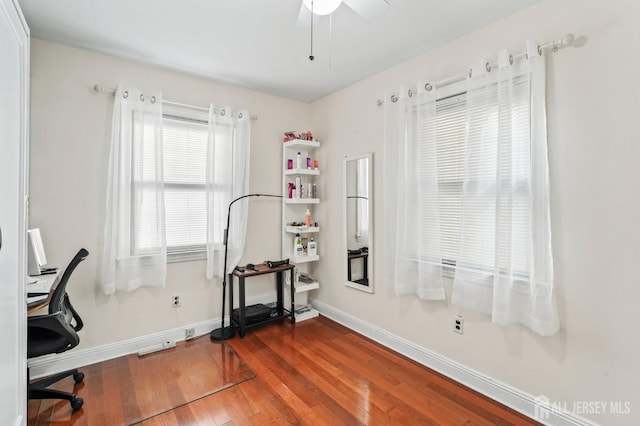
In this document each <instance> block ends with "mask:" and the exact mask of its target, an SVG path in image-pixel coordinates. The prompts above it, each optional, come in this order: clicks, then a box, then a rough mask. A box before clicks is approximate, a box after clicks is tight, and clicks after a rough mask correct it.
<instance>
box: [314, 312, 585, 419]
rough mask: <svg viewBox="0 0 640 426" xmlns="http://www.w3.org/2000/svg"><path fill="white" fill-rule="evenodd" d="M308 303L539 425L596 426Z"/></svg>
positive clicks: (352, 328)
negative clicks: (537, 422)
mask: <svg viewBox="0 0 640 426" xmlns="http://www.w3.org/2000/svg"><path fill="white" fill-rule="evenodd" d="M311 304H312V305H313V307H314V308H315V309H317V310H318V311H320V313H321V314H322V315H324V316H326V317H327V318H330V319H332V320H333V321H335V322H337V323H340V324H342V325H344V326H345V327H347V328H349V329H351V330H354V331H356V332H358V333H359V334H362V335H363V336H366V337H368V338H370V339H371V340H374V341H376V342H378V343H380V344H381V345H383V346H386V347H388V348H389V349H392V350H394V351H395V352H398V353H400V354H402V355H404V356H406V357H407V358H410V359H412V360H414V361H416V362H418V363H420V364H422V365H424V366H426V367H428V368H431V369H432V370H435V371H437V372H439V373H441V374H443V375H445V376H447V377H449V378H451V379H453V380H455V381H457V382H459V383H462V384H463V385H465V386H468V387H470V388H471V389H474V390H476V391H478V392H480V393H482V394H483V395H486V396H488V397H489V398H491V399H494V400H495V401H498V402H500V403H501V404H504V405H506V406H507V407H510V408H512V409H514V410H516V411H518V412H520V413H522V414H524V415H525V416H527V417H530V418H532V419H535V420H536V421H539V422H540V423H543V424H546V425H554V426H556V425H557V426H597V424H596V423H594V422H592V421H590V420H587V419H584V418H582V417H579V416H576V415H573V414H571V413H566V412H559V411H557V410H553V409H550V408H549V405H547V404H548V403H547V402H546V401H545V400H543V399H541V397H534V396H533V395H530V394H528V393H526V392H524V391H522V390H520V389H517V388H515V387H513V386H510V385H507V384H505V383H502V382H500V381H498V380H495V379H492V378H491V377H488V376H486V375H484V374H482V373H480V372H478V371H475V370H473V369H471V368H469V367H467V366H465V365H463V364H460V363H458V362H456V361H453V360H451V359H449V358H447V357H444V356H442V355H440V354H437V353H435V352H433V351H430V350H429V349H426V348H423V347H421V346H418V345H416V344H415V343H413V342H410V341H408V340H406V339H403V338H402V337H400V336H397V335H395V334H392V333H389V332H388V331H386V330H383V329H381V328H379V327H376V326H374V325H372V324H369V323H367V322H365V321H362V320H361V319H359V318H356V317H354V316H351V315H349V314H347V313H345V312H342V311H340V310H338V309H335V308H334V307H332V306H329V305H326V304H324V303H322V302H319V301H317V300H312V301H311Z"/></svg>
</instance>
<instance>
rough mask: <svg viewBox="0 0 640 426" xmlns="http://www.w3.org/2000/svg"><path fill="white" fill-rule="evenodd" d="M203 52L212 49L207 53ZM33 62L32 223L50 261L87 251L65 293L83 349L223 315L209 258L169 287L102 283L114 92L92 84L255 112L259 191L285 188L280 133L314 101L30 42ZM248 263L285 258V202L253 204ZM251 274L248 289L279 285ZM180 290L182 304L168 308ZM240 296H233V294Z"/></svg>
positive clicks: (179, 273) (177, 269)
mask: <svg viewBox="0 0 640 426" xmlns="http://www.w3.org/2000/svg"><path fill="white" fill-rule="evenodd" d="M203 54H206V53H203ZM31 57H32V62H31V164H30V166H31V171H30V173H31V176H30V196H31V215H30V226H31V227H40V229H41V231H42V237H43V240H44V244H45V249H46V252H47V260H48V261H49V263H50V264H53V265H58V266H61V267H65V266H66V265H67V263H68V262H69V261H70V260H71V258H72V257H73V255H74V254H75V253H76V251H77V250H78V249H79V248H80V247H85V248H86V249H87V250H89V252H90V256H89V257H88V259H87V260H86V261H85V262H84V263H82V264H81V265H80V266H79V267H78V269H76V272H75V273H74V276H73V278H72V281H71V282H70V285H69V293H70V297H71V300H72V301H73V304H74V306H75V307H76V308H77V310H78V311H79V312H80V313H81V315H82V317H83V319H84V322H85V324H86V326H85V329H84V330H83V331H82V332H81V333H82V334H81V343H80V345H81V346H80V347H81V348H89V347H95V346H99V345H103V344H108V343H115V342H119V341H121V340H124V339H128V338H134V337H139V336H144V335H146V334H150V333H153V332H156V331H162V330H167V329H171V328H175V327H179V326H182V325H187V324H193V323H196V322H200V321H206V320H211V319H215V318H219V317H220V314H221V312H220V304H221V303H220V296H221V285H220V281H219V280H215V281H214V282H208V281H207V280H205V278H204V267H205V263H204V261H196V262H185V263H172V264H169V265H168V268H167V269H168V271H167V285H166V287H165V288H163V289H146V288H144V289H140V290H138V291H135V292H132V293H119V294H116V295H114V296H105V295H103V294H102V293H101V290H100V289H99V285H98V277H99V269H98V268H99V258H100V256H101V251H102V244H103V240H102V230H103V223H104V210H105V207H104V206H105V195H104V194H105V181H106V174H107V164H108V154H109V143H108V137H109V132H110V128H111V112H112V107H113V96H109V95H102V94H95V93H93V92H92V90H91V87H92V86H93V85H94V84H96V83H98V84H101V85H104V86H105V87H115V85H116V84H118V83H122V84H125V85H126V84H131V85H134V86H136V87H139V88H141V89H142V91H143V92H144V90H159V91H161V92H162V93H163V97H164V99H167V100H170V101H175V102H180V103H185V104H190V105H199V106H208V105H209V103H210V102H212V101H213V102H215V103H216V104H217V105H220V106H222V105H230V106H231V107H233V108H236V109H240V108H247V109H248V110H249V111H250V112H251V113H252V114H257V115H258V117H259V118H258V121H255V122H253V123H252V129H251V131H252V142H251V183H250V188H251V191H253V192H263V193H274V194H279V193H280V179H281V173H280V171H281V161H282V160H281V143H282V142H281V141H282V132H283V131H285V130H291V129H304V128H307V126H308V121H309V111H310V106H309V105H308V104H305V103H300V102H296V101H291V100H287V99H284V98H278V97H275V96H271V95H266V94H262V93H259V92H255V91H251V90H246V89H241V88H237V87H233V86H229V85H224V84H220V83H217V82H214V81H213V80H207V79H203V78H197V77H192V76H188V75H185V74H180V73H176V72H172V71H168V70H163V69H159V68H154V67H150V66H146V65H140V64H137V63H133V62H130V61H126V60H121V59H116V58H113V57H110V56H105V55H101V54H96V53H92V52H88V51H84V50H79V49H75V48H70V47H66V46H61V45H58V44H52V43H48V42H44V41H41V40H37V39H34V40H33V44H32V55H31ZM250 203H251V207H250V213H249V227H248V238H247V249H246V251H245V256H244V259H243V262H244V263H246V262H253V263H259V262H262V261H264V260H266V259H279V258H280V225H281V223H280V202H279V200H277V199H273V198H272V199H261V198H254V199H252V200H251V201H250ZM272 281H273V280H271V281H270V280H268V279H266V278H265V279H264V280H262V282H261V280H260V279H255V281H253V282H252V286H251V288H250V289H248V296H250V295H252V294H256V293H265V292H274V290H273V288H274V285H273V284H272ZM174 293H180V294H181V295H182V307H180V308H172V307H171V306H170V299H171V295H172V294H174ZM236 300H237V299H236Z"/></svg>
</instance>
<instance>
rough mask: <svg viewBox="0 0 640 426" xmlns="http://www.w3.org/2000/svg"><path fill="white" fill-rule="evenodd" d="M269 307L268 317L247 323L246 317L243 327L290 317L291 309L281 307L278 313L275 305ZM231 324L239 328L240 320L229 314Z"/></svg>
mask: <svg viewBox="0 0 640 426" xmlns="http://www.w3.org/2000/svg"><path fill="white" fill-rule="evenodd" d="M269 308H270V314H269V317H268V318H265V319H261V320H259V321H256V322H252V323H247V322H246V319H245V324H244V328H245V329H247V328H251V327H255V326H258V325H262V324H267V323H270V322H272V321H278V320H281V319H283V318H291V311H289V310H288V309H284V308H283V309H282V315H279V314H278V308H277V307H275V306H269ZM234 310H235V309H234ZM231 325H232V326H234V327H235V328H237V329H239V328H240V321H237V320H236V319H235V318H233V315H231Z"/></svg>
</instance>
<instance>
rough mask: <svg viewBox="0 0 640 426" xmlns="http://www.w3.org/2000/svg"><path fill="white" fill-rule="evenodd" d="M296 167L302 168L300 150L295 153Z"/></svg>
mask: <svg viewBox="0 0 640 426" xmlns="http://www.w3.org/2000/svg"><path fill="white" fill-rule="evenodd" d="M296 169H298V170H300V169H302V153H301V152H300V151H298V153H297V154H296Z"/></svg>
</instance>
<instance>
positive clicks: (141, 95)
mask: <svg viewBox="0 0 640 426" xmlns="http://www.w3.org/2000/svg"><path fill="white" fill-rule="evenodd" d="M140 100H141V101H142V102H144V95H143V94H142V93H140Z"/></svg>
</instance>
